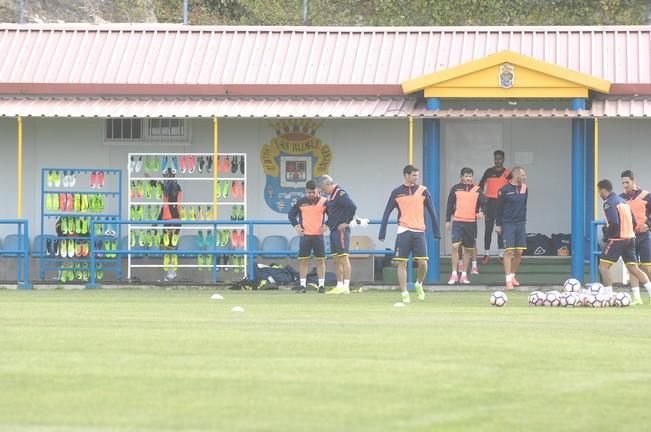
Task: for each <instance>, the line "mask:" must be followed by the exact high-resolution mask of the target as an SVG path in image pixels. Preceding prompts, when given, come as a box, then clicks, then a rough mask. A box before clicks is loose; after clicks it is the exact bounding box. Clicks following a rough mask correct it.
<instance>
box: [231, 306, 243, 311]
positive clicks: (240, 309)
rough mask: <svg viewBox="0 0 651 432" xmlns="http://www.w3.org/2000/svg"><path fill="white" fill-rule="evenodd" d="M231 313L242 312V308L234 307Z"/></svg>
mask: <svg viewBox="0 0 651 432" xmlns="http://www.w3.org/2000/svg"><path fill="white" fill-rule="evenodd" d="M231 312H244V308H243V307H242V306H235V307H233V309H231Z"/></svg>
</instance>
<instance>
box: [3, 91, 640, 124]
mask: <svg viewBox="0 0 651 432" xmlns="http://www.w3.org/2000/svg"><path fill="white" fill-rule="evenodd" d="M18 115H20V116H26V117H27V116H32V117H99V118H109V117H189V118H200V117H212V116H215V117H225V118H228V117H231V118H233V117H234V118H276V117H278V118H369V119H371V118H406V117H408V116H413V117H415V118H419V117H420V118H427V117H430V118H434V117H439V118H441V117H451V118H480V117H483V118H487V117H503V118H538V117H555V118H569V117H593V116H598V117H651V101H649V100H643V99H618V100H595V101H593V102H592V107H591V108H590V109H588V110H580V111H574V110H570V109H562V108H526V107H513V108H508V109H496V108H492V109H491V108H465V109H464V108H445V109H441V110H438V111H431V110H427V109H426V107H425V102H424V101H423V100H418V99H414V98H405V97H345V96H344V97H342V96H338V97H229V98H225V97H218V98H215V97H151V96H148V97H83V96H75V97H62V96H58V97H53V96H45V97H37V96H5V97H0V116H11V117H13V116H18Z"/></svg>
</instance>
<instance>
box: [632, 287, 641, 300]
mask: <svg viewBox="0 0 651 432" xmlns="http://www.w3.org/2000/svg"><path fill="white" fill-rule="evenodd" d="M631 291H633V298H635V300H642V297H640V287H639V286H636V287H631Z"/></svg>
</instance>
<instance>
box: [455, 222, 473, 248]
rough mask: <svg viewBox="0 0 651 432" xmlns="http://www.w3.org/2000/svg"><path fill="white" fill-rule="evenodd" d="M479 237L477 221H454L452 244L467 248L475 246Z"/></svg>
mask: <svg viewBox="0 0 651 432" xmlns="http://www.w3.org/2000/svg"><path fill="white" fill-rule="evenodd" d="M476 239H477V222H461V221H452V244H453V245H454V244H459V243H461V245H462V246H463V247H464V248H466V249H474V248H475V240H476Z"/></svg>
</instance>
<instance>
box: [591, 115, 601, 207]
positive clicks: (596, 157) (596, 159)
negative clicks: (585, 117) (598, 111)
mask: <svg viewBox="0 0 651 432" xmlns="http://www.w3.org/2000/svg"><path fill="white" fill-rule="evenodd" d="M594 181H595V183H594V184H593V185H592V193H593V194H594V217H593V219H594V220H597V216H598V215H599V204H598V203H599V193H598V192H597V182H598V181H599V119H598V118H596V117H595V119H594Z"/></svg>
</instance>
